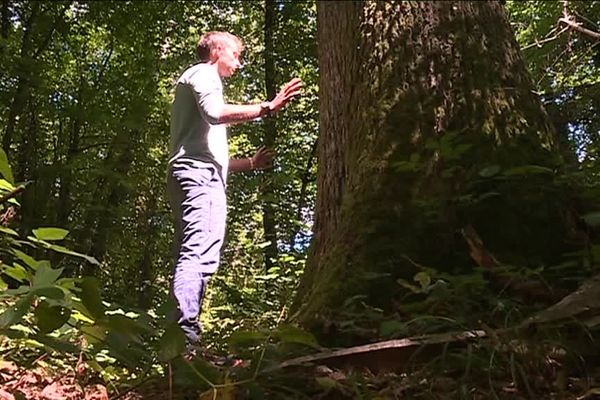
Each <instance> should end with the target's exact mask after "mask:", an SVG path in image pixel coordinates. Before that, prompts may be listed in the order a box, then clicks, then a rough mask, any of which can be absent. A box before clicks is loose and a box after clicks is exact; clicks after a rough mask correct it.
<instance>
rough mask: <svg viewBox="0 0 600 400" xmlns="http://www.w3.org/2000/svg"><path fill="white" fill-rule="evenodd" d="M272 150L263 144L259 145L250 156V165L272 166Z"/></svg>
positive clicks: (264, 167)
mask: <svg viewBox="0 0 600 400" xmlns="http://www.w3.org/2000/svg"><path fill="white" fill-rule="evenodd" d="M273 157H274V152H273V150H272V149H269V148H267V147H265V146H261V147H260V148H259V149H258V150H257V151H256V153H255V154H254V157H252V166H253V167H254V169H259V170H260V169H268V168H271V167H272V166H273Z"/></svg>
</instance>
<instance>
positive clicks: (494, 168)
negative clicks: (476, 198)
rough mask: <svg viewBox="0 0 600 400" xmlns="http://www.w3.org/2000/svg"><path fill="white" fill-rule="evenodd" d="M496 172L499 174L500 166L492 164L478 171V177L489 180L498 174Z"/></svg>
mask: <svg viewBox="0 0 600 400" xmlns="http://www.w3.org/2000/svg"><path fill="white" fill-rule="evenodd" d="M498 172H500V166H499V165H495V164H494V165H490V166H489V167H485V168H484V169H482V170H481V171H479V176H481V177H483V178H491V177H492V176H494V175H496V174H498Z"/></svg>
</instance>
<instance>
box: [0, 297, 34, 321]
mask: <svg viewBox="0 0 600 400" xmlns="http://www.w3.org/2000/svg"><path fill="white" fill-rule="evenodd" d="M33 297H34V296H33V294H31V293H29V294H27V295H26V296H25V297H23V298H21V299H19V301H17V302H16V303H15V304H14V305H13V306H11V307H10V308H8V309H7V310H6V311H4V312H3V313H2V314H0V329H6V328H9V327H10V326H11V325H14V324H16V323H17V322H20V321H21V319H22V318H23V316H24V315H25V314H26V313H27V312H28V311H29V307H30V306H31V303H32V302H33Z"/></svg>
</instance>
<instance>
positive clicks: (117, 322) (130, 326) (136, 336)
mask: <svg viewBox="0 0 600 400" xmlns="http://www.w3.org/2000/svg"><path fill="white" fill-rule="evenodd" d="M106 325H107V326H108V328H109V330H111V331H113V332H119V333H121V334H123V335H124V336H126V337H127V338H129V339H130V340H132V341H135V342H138V343H142V337H141V334H142V333H143V331H144V330H145V329H144V327H142V326H141V325H140V324H138V322H137V321H136V320H134V319H131V318H128V317H126V316H125V315H109V316H107V318H106Z"/></svg>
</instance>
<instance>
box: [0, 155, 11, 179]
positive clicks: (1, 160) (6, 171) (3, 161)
mask: <svg viewBox="0 0 600 400" xmlns="http://www.w3.org/2000/svg"><path fill="white" fill-rule="evenodd" d="M0 174H2V176H3V177H4V178H5V179H6V180H7V181H9V182H11V183H14V182H15V178H14V177H13V174H12V169H11V168H10V164H9V162H8V157H7V156H6V153H5V152H4V150H3V149H1V148H0Z"/></svg>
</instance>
